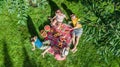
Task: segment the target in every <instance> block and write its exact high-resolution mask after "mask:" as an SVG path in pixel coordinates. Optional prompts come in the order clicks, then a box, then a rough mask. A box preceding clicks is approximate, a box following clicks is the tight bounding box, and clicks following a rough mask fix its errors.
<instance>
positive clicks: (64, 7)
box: [61, 3, 73, 19]
mask: <svg viewBox="0 0 120 67" xmlns="http://www.w3.org/2000/svg"><path fill="white" fill-rule="evenodd" d="M61 6H62V7H63V9H64V10H65V11H66V12H67V14H68V16H69V19H70V15H71V14H73V12H72V11H71V10H70V9H68V8H67V6H66V5H65V4H64V3H61Z"/></svg>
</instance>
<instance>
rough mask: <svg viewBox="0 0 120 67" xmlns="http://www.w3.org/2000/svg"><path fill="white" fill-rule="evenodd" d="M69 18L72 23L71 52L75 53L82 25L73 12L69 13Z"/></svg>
mask: <svg viewBox="0 0 120 67" xmlns="http://www.w3.org/2000/svg"><path fill="white" fill-rule="evenodd" d="M71 20H72V24H73V33H72V41H73V44H74V47H73V49H72V52H73V53H75V52H76V51H77V45H78V43H79V39H80V37H81V35H82V33H83V28H82V25H81V24H80V23H79V22H78V21H79V19H78V18H77V17H76V16H75V15H74V14H72V15H71Z"/></svg>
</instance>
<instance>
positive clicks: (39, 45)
mask: <svg viewBox="0 0 120 67" xmlns="http://www.w3.org/2000/svg"><path fill="white" fill-rule="evenodd" d="M30 40H31V44H32V46H33V48H32V51H34V50H35V48H36V47H37V48H39V49H41V50H44V49H47V48H48V47H49V46H45V45H43V44H49V41H45V42H41V41H40V40H39V39H38V37H37V36H33V37H31V39H30Z"/></svg>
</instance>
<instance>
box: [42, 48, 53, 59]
mask: <svg viewBox="0 0 120 67" xmlns="http://www.w3.org/2000/svg"><path fill="white" fill-rule="evenodd" d="M50 49H51V47H48V48H47V49H46V50H45V51H44V52H43V53H42V56H43V58H44V55H45V54H46V53H47V52H48V50H50Z"/></svg>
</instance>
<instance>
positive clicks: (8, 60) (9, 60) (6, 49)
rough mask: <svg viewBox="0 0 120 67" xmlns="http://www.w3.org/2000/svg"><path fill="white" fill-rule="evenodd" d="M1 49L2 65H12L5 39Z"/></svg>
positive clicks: (8, 66) (10, 66) (7, 66)
mask: <svg viewBox="0 0 120 67" xmlns="http://www.w3.org/2000/svg"><path fill="white" fill-rule="evenodd" d="M3 51H4V65H5V67H13V63H12V61H11V58H10V56H9V54H8V47H7V43H6V41H5V40H3Z"/></svg>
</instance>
